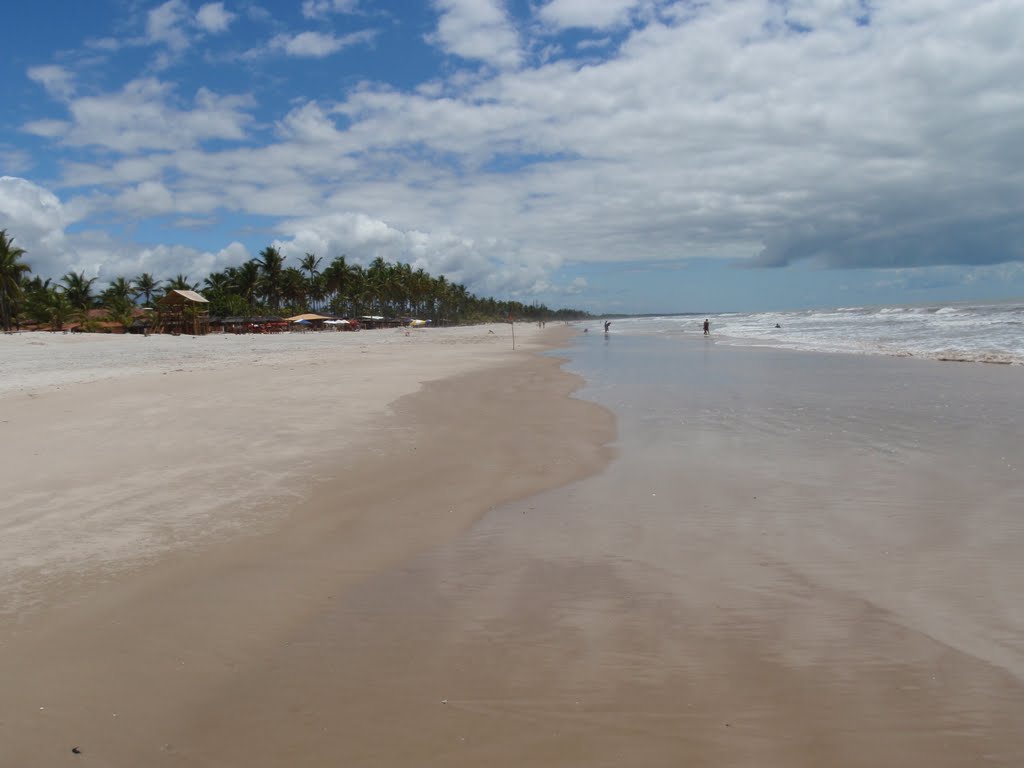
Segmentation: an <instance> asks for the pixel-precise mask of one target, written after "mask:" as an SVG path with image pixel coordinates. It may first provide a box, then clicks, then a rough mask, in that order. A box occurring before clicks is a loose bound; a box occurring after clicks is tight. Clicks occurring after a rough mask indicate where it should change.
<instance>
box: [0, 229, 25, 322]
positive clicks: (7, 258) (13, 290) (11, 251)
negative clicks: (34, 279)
mask: <svg viewBox="0 0 1024 768" xmlns="http://www.w3.org/2000/svg"><path fill="white" fill-rule="evenodd" d="M24 255H25V249H24V248H18V247H17V246H15V245H14V238H13V237H8V236H7V230H6V229H0V327H2V328H3V329H4V330H5V331H9V330H11V325H12V323H13V322H14V320H15V319H16V318H17V317H18V311H19V306H20V302H21V301H22V298H23V295H24V292H23V291H22V286H21V283H22V279H23V278H24V276H25V275H27V274H28V273H29V272H31V271H32V268H31V267H30V266H29V265H28V264H26V263H25V262H23V261H22V260H21V257H22V256H24Z"/></svg>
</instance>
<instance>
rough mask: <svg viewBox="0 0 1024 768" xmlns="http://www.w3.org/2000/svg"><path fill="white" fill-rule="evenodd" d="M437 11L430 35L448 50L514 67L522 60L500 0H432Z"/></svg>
mask: <svg viewBox="0 0 1024 768" xmlns="http://www.w3.org/2000/svg"><path fill="white" fill-rule="evenodd" d="M434 6H435V7H436V8H437V10H438V12H439V14H440V15H439V19H438V23H437V29H436V30H435V32H434V34H433V35H432V36H431V37H430V39H431V40H432V41H433V42H434V43H435V44H437V45H438V46H440V47H441V48H442V49H443V50H445V51H446V52H447V53H451V54H454V55H456V56H461V57H462V58H464V59H474V60H478V61H483V62H487V63H488V64H492V65H494V66H496V67H501V68H510V67H517V66H518V65H519V64H520V62H521V60H522V52H521V50H520V44H519V34H518V32H517V31H516V28H515V25H514V24H513V22H512V19H511V18H509V16H508V14H507V13H506V11H505V9H504V8H503V7H502V5H501V3H500V2H499V0H434Z"/></svg>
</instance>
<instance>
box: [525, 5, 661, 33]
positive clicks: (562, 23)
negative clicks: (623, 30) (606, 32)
mask: <svg viewBox="0 0 1024 768" xmlns="http://www.w3.org/2000/svg"><path fill="white" fill-rule="evenodd" d="M642 4H644V3H643V2H642V0H551V1H550V2H549V3H547V4H546V5H544V6H542V7H541V9H540V18H541V19H542V20H543V21H545V22H546V23H548V24H552V25H554V26H556V27H558V28H562V29H564V28H568V27H581V28H587V29H607V28H609V27H615V26H621V25H623V24H625V23H627V22H628V21H629V14H630V11H632V10H634V9H635V8H636V7H637V6H639V5H642Z"/></svg>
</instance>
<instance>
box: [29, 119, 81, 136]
mask: <svg viewBox="0 0 1024 768" xmlns="http://www.w3.org/2000/svg"><path fill="white" fill-rule="evenodd" d="M70 127H71V123H69V122H67V121H65V120H32V121H31V122H28V123H25V124H24V125H23V126H21V129H22V130H23V131H25V132H26V133H31V134H32V135H33V136H42V137H43V138H46V139H56V138H58V137H60V136H63V135H64V134H65V133H67V132H68V129H69V128H70Z"/></svg>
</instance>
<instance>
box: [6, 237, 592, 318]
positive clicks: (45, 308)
mask: <svg viewBox="0 0 1024 768" xmlns="http://www.w3.org/2000/svg"><path fill="white" fill-rule="evenodd" d="M25 255H26V253H25V251H24V250H23V249H22V248H18V247H16V246H15V245H14V242H13V238H12V237H8V235H7V231H6V230H0V325H2V326H3V329H4V330H5V331H9V330H11V329H12V328H17V327H20V326H21V325H22V324H28V323H32V324H35V325H48V326H49V327H50V328H53V329H55V330H59V329H61V328H63V327H64V326H65V325H66V324H67V323H69V322H77V323H79V324H80V325H81V326H82V327H83V330H91V329H94V328H95V327H96V326H97V325H98V323H99V322H100V321H101V320H102V319H103V318H98V317H96V315H97V314H99V313H95V312H90V310H95V309H102V310H104V312H105V314H104V318H105V319H106V320H107V321H108V322H114V323H117V324H119V325H122V326H123V327H124V328H125V329H127V328H128V327H129V326H130V325H131V324H132V322H133V321H134V319H135V316H136V312H135V310H136V309H138V308H139V307H153V306H154V304H155V302H157V301H159V299H160V298H162V297H163V296H164V295H165V294H166V293H167V292H168V291H172V290H191V291H199V292H201V293H202V295H203V297H204V298H206V299H207V300H208V301H209V302H210V314H211V316H214V317H254V316H260V315H263V316H266V315H285V316H287V315H297V314H301V313H303V312H318V313H324V314H330V315H335V316H338V317H360V316H363V315H379V316H383V317H388V318H402V317H415V318H419V319H423V320H430V321H432V322H433V323H434V324H446V325H465V324H472V323H483V322H496V321H501V320H505V319H507V318H508V317H510V316H511V317H514V318H515V319H516V320H529V321H533V322H537V321H542V320H543V321H547V320H552V321H555V320H575V319H580V318H583V317H587V316H588V314H587V313H586V312H583V311H581V310H575V309H556V310H552V309H549V308H548V307H547V306H545V305H544V304H536V303H535V304H523V303H522V302H518V301H501V300H497V299H494V298H481V297H478V296H475V295H474V294H472V293H471V292H470V291H468V290H467V289H466V287H465V286H464V285H461V284H459V283H454V282H450V281H448V280H447V279H445V277H444V275H440V276H438V277H434V276H432V275H430V274H429V273H427V272H425V271H424V270H423V269H415V270H414V269H413V268H412V266H411V265H409V264H403V263H401V262H398V263H395V264H392V263H390V262H387V261H385V260H384V259H383V258H380V257H378V258H376V259H374V260H373V261H372V262H370V264H369V265H368V266H365V267H364V266H362V265H361V264H357V263H353V262H349V261H348V260H347V257H346V256H338V257H336V258H335V259H333V260H332V261H331V262H330V263H329V264H327V265H324V263H323V259H322V258H321V257H319V256H316V255H314V254H312V253H307V254H306V255H305V256H303V257H302V259H300V260H299V266H298V267H293V266H285V257H284V256H283V255H282V254H281V252H280V251H279V250H278V249H277V248H275V247H273V246H268V247H266V248H264V249H263V250H262V251H260V253H259V255H258V256H257V257H256V258H253V259H249V260H248V261H245V262H243V263H242V264H240V265H238V266H236V267H227V268H225V269H224V270H222V271H219V272H214V273H212V274H210V275H208V276H207V277H205V278H204V279H203V280H202V281H201V282H192V281H191V280H190V279H189V277H188V276H187V275H183V274H178V275H175V276H173V277H170V278H157V277H155V276H154V275H152V274H150V273H149V272H143V273H142V274H140V275H137V276H135V277H131V278H129V277H115V278H114V279H113V280H111V281H110V283H109V284H108V285H107V287H106V288H104V289H103V290H102V291H97V289H96V286H95V283H96V281H97V278H95V277H86V276H85V273H84V272H68V273H66V274H65V275H63V276H62V277H60V278H59V279H58V280H53V279H51V278H45V279H44V278H42V277H40V276H38V275H32V268H31V266H30V265H29V264H28V262H26V261H25V260H24V257H25Z"/></svg>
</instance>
